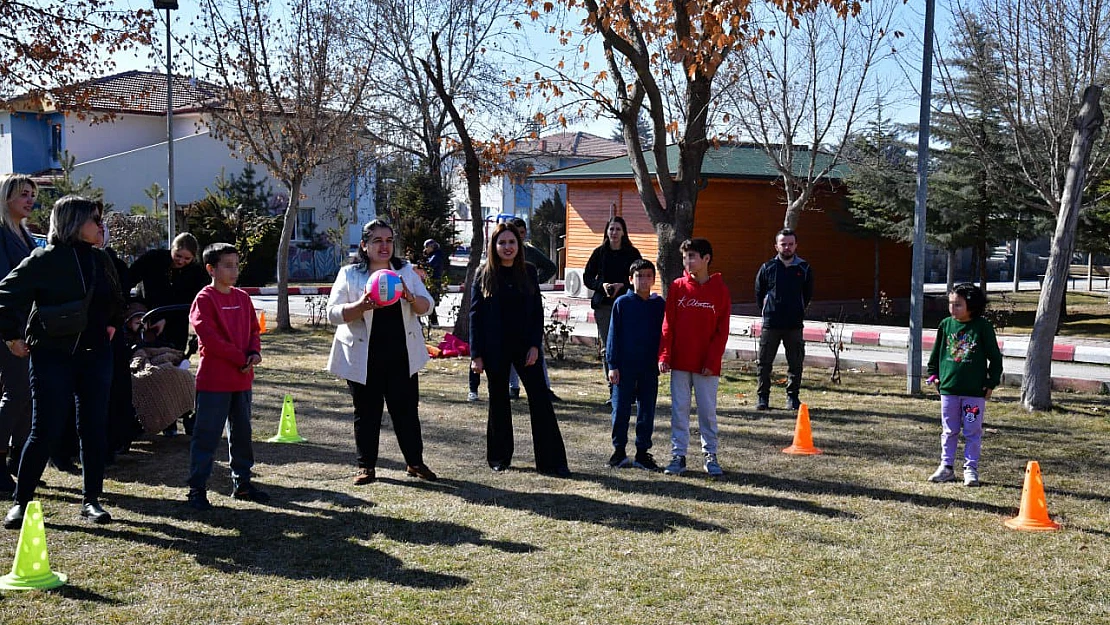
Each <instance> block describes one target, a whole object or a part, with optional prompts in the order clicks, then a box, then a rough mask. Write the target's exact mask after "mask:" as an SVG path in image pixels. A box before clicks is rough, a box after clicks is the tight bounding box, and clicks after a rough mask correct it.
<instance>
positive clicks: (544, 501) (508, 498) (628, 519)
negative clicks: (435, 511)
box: [439, 480, 728, 534]
mask: <svg viewBox="0 0 1110 625" xmlns="http://www.w3.org/2000/svg"><path fill="white" fill-rule="evenodd" d="M439 484H443V485H448V486H452V487H454V488H455V491H454V492H453V493H452V494H453V495H455V496H457V497H459V498H460V499H462V500H464V501H466V502H468V503H472V504H477V505H482V506H497V507H500V508H507V509H510V510H520V511H523V512H530V513H532V514H537V515H539V516H543V517H547V518H550V519H554V520H557V521H580V522H586V523H593V524H595V525H601V526H604V527H610V528H613V529H619V530H626V531H632V532H650V533H657V534H662V533H665V532H673V531H675V529H677V528H680V527H684V528H688V529H692V530H697V531H702V532H720V533H727V532H728V530H727V529H726V528H724V527H722V526H720V525H717V524H715V523H708V522H705V521H702V520H699V519H695V518H693V517H690V516H687V515H685V514H681V513H678V512H672V511H670V510H662V509H659V508H646V507H643V506H633V505H628V504H622V503H612V502H607V501H601V500H598V499H591V498H589V497H583V496H582V495H574V494H565V493H554V492H551V491H542V492H523V491H514V490H507V489H504V488H497V487H494V486H486V485H483V484H477V483H474V482H464V481H459V480H440V481H439Z"/></svg>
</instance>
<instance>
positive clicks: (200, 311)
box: [188, 243, 270, 511]
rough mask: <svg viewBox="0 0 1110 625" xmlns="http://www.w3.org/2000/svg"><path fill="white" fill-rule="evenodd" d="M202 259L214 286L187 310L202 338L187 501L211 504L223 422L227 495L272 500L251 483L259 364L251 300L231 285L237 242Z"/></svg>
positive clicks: (198, 507)
mask: <svg viewBox="0 0 1110 625" xmlns="http://www.w3.org/2000/svg"><path fill="white" fill-rule="evenodd" d="M203 258H204V265H205V269H207V270H208V275H210V276H212V284H210V285H208V286H206V287H204V288H203V289H201V291H200V293H197V297H196V299H195V300H193V306H192V308H190V309H189V323H191V324H192V325H193V330H194V331H195V332H196V334H197V338H198V339H199V340H200V352H199V353H200V365H199V366H198V367H197V404H196V424H195V425H194V426H193V440H192V442H191V444H190V446H189V481H188V482H189V496H188V503H189V506H190V507H192V508H193V509H195V510H200V511H205V510H210V509H211V508H212V504H211V503H209V501H208V490H207V489H208V478H209V476H211V475H212V462H213V456H215V453H216V445H217V444H219V442H220V434H221V433H223V431H224V423H227V432H228V434H227V439H228V454H229V456H230V457H231V481H232V490H231V496H232V497H233V498H235V499H247V500H250V501H257V502H259V503H264V502H266V501H268V500H269V499H270V497H269V495H267V494H266V493H264V492H262V491H260V490H258V489H257V488H255V486H254V485H253V484H251V468H252V467H253V466H254V449H253V447H252V446H251V384H252V383H253V382H254V366H255V365H257V364H258V363H260V362H262V354H261V349H262V341H261V339H260V337H259V328H258V319H257V318H256V317H255V314H254V304H253V303H252V302H251V298H250V296H249V295H247V293H246V291H243V290H241V289H237V288H235V282H236V281H237V280H238V279H239V252H238V251H237V250H236V249H235V246H233V245H231V244H229V243H213V244H212V245H209V246H208V247H207V248H205V250H204V256H203Z"/></svg>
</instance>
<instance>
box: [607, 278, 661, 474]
mask: <svg viewBox="0 0 1110 625" xmlns="http://www.w3.org/2000/svg"><path fill="white" fill-rule="evenodd" d="M628 274H629V277H630V281H631V283H632V288H633V290H632V291H629V292H627V293H625V294H624V295H622V296H620V297H618V298H617V300H616V301H615V302H614V303H613V316H612V318H611V320H610V322H609V337H608V340H607V341H606V344H605V360H606V361H607V364H608V365H609V382H611V383H612V384H613V455H612V456H611V457H610V458H609V466H611V467H614V468H617V469H620V468H625V467H628V466H634V467H637V468H639V469H647V470H649V471H658V470H659V465H657V464H655V460H654V459H653V458H652V456H651V454H650V453H648V450H649V449H651V433H652V430H653V429H654V428H655V400H656V396H657V395H658V392H659V367H658V366H657V365H656V364H655V363H656V357H657V356H658V354H659V340H660V337H661V336H662V334H663V313H664V311H665V309H666V302H664V300H663V298H662V297H659V296H658V295H655V294H654V293H652V292H651V286H652V285H653V284H655V265H653V264H652V263H651V261H650V260H644V259H642V258H641V259H638V260H635V261H633V262H632V265H631V266H630V267H629V270H628ZM633 399H635V400H636V402H637V406H638V408H637V411H636V458H635V460H632V459H630V458H629V457H628V454H627V452H626V451H625V445H627V443H628V422H629V419H630V418H631V416H632V400H633Z"/></svg>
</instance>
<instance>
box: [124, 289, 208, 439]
mask: <svg viewBox="0 0 1110 625" xmlns="http://www.w3.org/2000/svg"><path fill="white" fill-rule="evenodd" d="M132 308H133V312H131V313H130V314H129V315H128V317H127V321H126V323H125V327H126V332H127V337H126V338H127V340H128V345H129V346H130V348H131V360H130V370H131V399H132V403H133V404H134V406H135V413H136V416H137V417H138V419H139V422H140V423H141V424H142V426H143V431H144V432H146V433H148V434H154V433H157V432H164V431H166V430H167V429H168V428H173V429H174V431H175V432H176V424H177V420H178V419H183V420H184V421H185V430H186V433H191V430H192V427H191V423H190V420H191V417H192V412H193V405H194V401H195V398H196V379H195V378H194V377H193V374H192V373H191V372H190V371H189V360H188V358H189V356H191V355H192V354H193V353H195V352H196V338H195V337H194V338H193V340H192V341H189V343H188V344H186V345H184V346H176V345H169V344H166V343H165V342H163V341H160V340H159V339H158V338H157V337H156V336H155V335H153V333H152V332H151V327H152V326H153V325H154V324H155V323H157V322H158V321H160V320H162V319H164V318H165V317H166V316H167V315H171V314H183V313H184V314H187V313H188V311H189V307H188V306H187V305H184V304H178V305H172V306H161V307H159V308H155V309H154V310H151V311H146V310H145V309H144V307H142V306H141V305H140V304H132ZM182 347H184V349H182Z"/></svg>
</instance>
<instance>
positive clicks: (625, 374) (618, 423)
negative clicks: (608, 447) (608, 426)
mask: <svg viewBox="0 0 1110 625" xmlns="http://www.w3.org/2000/svg"><path fill="white" fill-rule="evenodd" d="M620 374H621V381H620V382H619V383H618V384H617V385H616V386H614V387H613V417H612V424H613V448H614V449H624V448H625V446H626V445H627V444H628V421H629V419H630V418H631V417H632V401H633V400H636V403H637V406H638V407H637V410H636V451H637V452H641V451H647V450H649V449H651V433H652V431H653V430H654V429H655V399H656V397H657V396H658V394H659V371H658V370H657V369H654V368H653V369H644V370H642V371H636V370H635V369H633V368H631V367H629V368H627V369H621V370H620Z"/></svg>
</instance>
